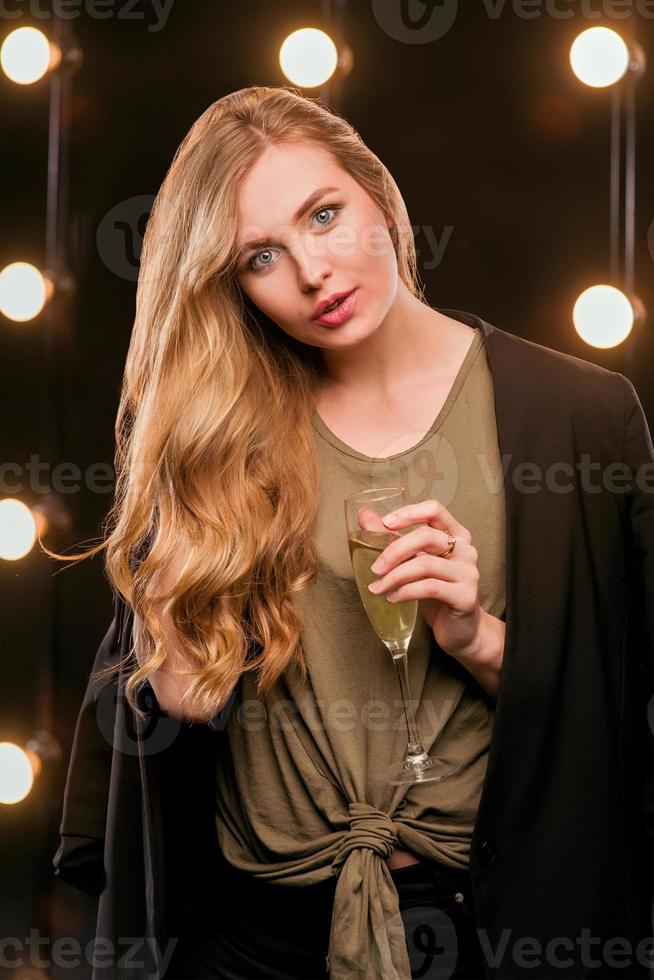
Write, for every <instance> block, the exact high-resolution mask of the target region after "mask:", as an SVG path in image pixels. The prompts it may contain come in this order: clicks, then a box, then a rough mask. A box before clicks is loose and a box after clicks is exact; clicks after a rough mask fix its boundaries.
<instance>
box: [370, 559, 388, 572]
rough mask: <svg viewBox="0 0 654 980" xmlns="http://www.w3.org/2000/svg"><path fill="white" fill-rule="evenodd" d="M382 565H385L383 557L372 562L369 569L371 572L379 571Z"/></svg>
mask: <svg viewBox="0 0 654 980" xmlns="http://www.w3.org/2000/svg"><path fill="white" fill-rule="evenodd" d="M384 565H385V562H384V559H383V558H378V559H377V561H375V562H373V564H372V565H371V566H370V571H371V572H381V570H382V569H383V567H384Z"/></svg>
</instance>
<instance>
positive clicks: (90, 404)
mask: <svg viewBox="0 0 654 980" xmlns="http://www.w3.org/2000/svg"><path fill="white" fill-rule="evenodd" d="M34 4H35V5H36V6H37V7H38V4H37V3H36V0H34ZM47 6H48V4H47V3H46V2H45V0H41V8H47ZM500 6H501V5H500ZM591 7H592V8H594V9H595V10H597V11H599V10H602V9H603V8H602V4H601V2H600V0H594V2H592V0H587V4H586V7H585V8H584V9H585V10H586V14H588V11H589V9H590V8H591ZM7 8H11V9H12V10H13V9H17V10H21V11H22V15H21V17H20V18H19V19H9V18H8V17H7V16H6V14H5V11H6V9H7ZM459 8H460V9H459V11H458V14H457V17H456V20H455V22H454V24H453V25H452V27H451V29H450V30H449V31H447V33H446V34H445V35H444V36H443V37H442V38H440V39H438V40H435V41H433V42H430V43H424V44H408V43H404V42H400V41H398V40H396V39H394V38H393V37H390V36H389V35H388V34H387V33H385V32H384V30H382V28H381V27H380V25H379V23H378V22H377V20H376V18H375V16H374V13H373V7H372V0H351V2H350V3H349V4H348V5H347V8H346V13H345V31H346V38H347V41H348V42H349V44H350V46H351V48H352V50H353V53H354V67H353V70H352V72H351V74H350V75H349V77H348V78H346V80H345V83H344V86H343V93H342V100H341V101H340V102H339V103H338V105H337V106H336V107H337V109H338V110H339V111H340V112H341V113H342V114H343V115H345V116H346V117H347V118H348V119H349V120H350V121H351V122H352V123H353V125H354V126H355V127H356V128H357V130H358V131H359V133H360V134H361V136H362V137H363V139H364V140H365V141H366V142H367V143H368V145H369V146H370V147H371V148H372V149H373V150H374V151H375V152H376V153H377V155H378V156H379V157H380V158H381V159H382V160H383V161H384V162H385V163H386V165H387V166H388V167H389V169H390V171H391V172H392V174H393V175H394V177H395V179H396V180H397V182H398V184H399V186H400V189H401V190H402V192H403V194H404V197H405V200H406V204H407V207H408V210H409V214H410V217H411V221H412V224H413V225H414V228H417V229H418V231H417V233H416V243H417V246H418V249H419V252H420V256H419V267H420V274H421V278H422V281H423V282H424V283H425V285H426V288H427V298H428V301H429V302H430V304H431V305H432V306H437V307H441V308H454V309H461V310H467V311H470V312H474V313H477V314H478V315H480V316H481V317H483V318H484V319H485V320H488V321H490V322H491V323H493V324H495V325H496V326H498V327H500V328H502V329H504V330H507V331H509V332H511V333H514V334H517V335H519V336H520V337H524V338H526V339H528V340H531V341H533V342H535V343H538V344H542V345H545V346H547V347H552V348H555V349H556V350H560V351H564V352H566V353H569V354H572V355H574V356H576V357H581V358H584V359H585V360H589V361H593V362H594V363H596V364H600V365H601V366H603V367H606V368H609V369H610V370H614V371H620V372H622V373H626V374H628V375H629V376H630V377H631V380H632V381H633V382H634V384H635V386H636V389H637V391H638V392H639V395H640V397H641V400H642V402H643V405H644V408H645V411H646V414H647V415H648V418H649V420H650V425H651V424H652V419H653V418H654V388H653V385H652V382H653V380H654V377H653V375H654V366H653V357H652V354H653V353H654V343H653V341H652V336H651V323H650V322H646V323H645V325H644V326H641V325H637V328H636V329H635V330H634V333H633V336H632V340H631V341H630V342H629V343H630V344H631V345H632V352H633V355H632V360H631V361H629V360H625V350H624V345H623V346H622V347H618V348H615V349H613V350H608V351H601V350H597V349H593V348H590V347H588V346H586V345H585V344H584V343H583V341H582V340H581V339H580V338H579V337H578V336H577V334H576V333H575V330H574V328H573V325H572V318H571V311H572V306H573V304H574V301H575V299H576V297H577V296H578V294H579V293H580V292H581V291H582V290H583V289H584V288H586V287H587V286H589V285H591V284H594V283H597V282H606V281H609V132H610V129H609V126H610V91H609V90H592V89H589V88H587V87H585V86H583V85H581V84H580V83H579V82H578V81H577V80H576V79H575V78H574V76H573V75H572V72H571V69H570V67H569V61H568V52H569V47H570V44H571V42H572V40H573V39H574V37H575V36H576V34H577V33H578V32H579V31H580V30H582V29H584V28H586V27H589V26H596V25H597V24H600V23H605V24H607V26H613V27H615V28H616V29H618V30H621V29H622V30H625V22H624V21H621V20H617V19H610V18H608V19H607V18H605V19H604V20H601V19H597V20H595V19H591V17H590V16H584V14H583V13H582V12H581V7H580V5H579V4H574V3H571V4H570V5H569V8H565V5H564V4H563V3H560V4H559V9H570V10H572V11H574V16H572V17H570V18H569V19H564V18H561V17H558V18H557V17H554V16H552V15H551V14H548V13H547V12H546V10H545V9H544V5H543V9H541V10H540V13H539V14H538V15H537V16H532V17H530V18H525V17H524V16H520V15H519V13H517V12H516V9H515V8H514V7H513V6H512V5H511V3H509V2H507V3H506V5H505V6H504V9H503V12H502V13H501V15H499V16H495V17H493V16H490V15H489V13H488V10H489V9H490V10H492V9H493V5H492V4H490V3H487V4H484V2H482V0H463V2H460V3H459ZM30 9H32V10H33V9H34V6H32V8H30V4H29V3H28V2H24V3H21V2H20V0H13V3H10V2H9V0H7V3H6V4H5V6H4V7H3V8H2V11H3V12H2V13H0V43H1V42H2V40H3V39H4V37H5V36H6V35H7V34H8V33H9V31H11V30H13V29H14V28H15V27H18V26H27V25H30V24H33V25H34V26H38V27H41V28H42V29H43V30H45V31H46V32H47V31H48V28H49V21H48V19H47V18H44V19H41V20H39V19H38V18H36V17H34V16H32V15H31V14H30ZM78 9H79V12H80V15H79V17H77V18H76V19H74V20H73V21H72V28H73V31H74V35H75V37H76V39H77V41H78V42H79V44H80V46H81V48H82V50H83V54H84V61H83V64H82V67H81V68H80V70H79V71H78V72H77V73H76V74H75V76H74V83H73V93H74V94H73V110H72V152H71V187H70V222H69V242H68V255H69V265H70V271H71V272H72V274H73V276H74V278H75V284H76V294H75V301H74V303H73V304H72V306H71V315H70V317H69V319H68V322H67V330H68V336H69V338H70V348H69V353H68V354H67V355H66V358H65V364H64V375H63V377H62V379H61V380H60V381H59V382H57V386H58V391H57V394H56V397H55V405H56V406H58V408H57V411H58V412H59V413H60V414H59V415H58V416H57V418H55V419H53V418H52V415H51V411H52V410H51V407H50V406H51V401H50V400H49V394H48V393H49V391H50V389H49V387H48V385H49V384H50V383H51V373H50V372H51V367H52V364H51V359H50V357H48V356H47V355H45V354H44V347H43V342H42V337H41V324H42V321H43V318H38V319H36V320H33V321H31V322H29V323H26V324H16V323H12V322H10V321H8V320H5V319H3V318H2V317H0V343H1V350H2V356H1V360H2V367H1V370H2V383H1V388H0V391H1V397H2V405H1V409H0V426H1V445H0V451H1V460H2V461H5V462H6V461H13V462H17V463H18V464H19V465H20V466H24V465H25V463H26V462H27V461H28V460H29V458H30V454H34V453H36V454H39V459H40V461H41V462H45V463H47V464H49V470H50V471H51V470H52V468H53V467H54V466H55V465H57V464H58V463H61V462H68V463H73V464H75V465H77V466H78V467H79V468H80V470H81V471H82V473H84V471H86V469H87V467H89V466H91V465H92V464H95V463H105V464H107V465H109V466H111V465H112V464H113V451H114V433H113V424H114V418H115V414H116V409H117V405H118V396H119V388H120V382H121V376H122V371H123V367H124V360H125V354H126V351H127V346H128V342H129V337H130V331H131V328H132V322H133V316H134V301H135V290H136V275H137V272H138V261H137V257H138V246H139V243H140V239H139V229H140V231H141V232H142V227H143V220H144V216H145V215H146V213H147V210H149V204H148V201H149V203H151V200H152V198H153V197H154V195H155V194H156V192H157V190H158V188H159V186H160V184H161V181H162V180H163V177H164V176H165V173H166V171H167V169H168V167H169V165H170V163H171V161H172V157H173V154H174V152H175V150H176V148H177V146H178V144H179V142H180V141H181V139H182V138H183V137H184V135H185V134H186V132H187V131H188V129H189V128H190V126H191V124H192V122H193V121H194V120H195V119H196V118H197V117H198V116H199V115H200V114H201V113H202V112H203V111H204V110H205V109H206V108H207V107H208V106H209V105H210V104H211V103H212V102H213V101H215V100H216V99H218V98H220V97H221V96H222V95H224V94H225V93H227V92H229V91H232V90H234V89H238V88H241V87H244V86H246V85H252V84H267V85H282V84H285V81H286V80H285V79H284V77H283V76H282V74H281V71H280V69H279V67H278V61H277V54H278V50H279V46H280V44H281V42H282V40H283V39H284V37H285V36H286V35H287V34H288V33H290V31H292V30H294V29H296V28H298V27H301V26H312V25H313V26H321V21H320V13H321V3H320V2H319V0H314V2H310V0H307V2H301V0H274V2H272V3H271V2H270V0H249V2H243V0H221V2H218V0H175V3H174V5H173V7H172V10H171V12H170V15H169V17H168V20H167V22H166V23H165V24H164V26H163V27H162V29H160V30H154V29H152V28H155V27H156V26H157V25H156V16H155V15H154V14H153V9H152V5H151V4H150V3H147V2H142V3H140V4H139V5H138V6H137V7H135V8H131V13H130V15H129V17H128V16H127V14H126V13H125V0H115V4H114V7H113V13H112V16H111V17H109V18H108V19H105V20H100V19H97V18H96V17H93V16H90V14H89V8H88V7H87V6H86V5H85V2H84V0H79V6H78ZM497 9H500V8H497ZM604 9H609V10H610V7H609V8H604ZM121 12H122V14H124V16H122V15H121ZM653 13H654V11H653ZM325 26H328V25H325ZM633 26H634V28H635V33H636V36H637V38H638V39H639V40H640V43H641V44H642V45H643V47H644V48H645V50H646V52H647V53H648V54H649V56H650V61H653V60H654V43H653V42H654V19H646V18H644V17H643V16H636V17H635V18H634V25H633ZM653 88H654V72H653V71H650V72H649V74H648V73H646V74H645V76H644V78H643V79H641V81H640V82H639V85H638V142H637V148H638V165H637V166H638V170H637V223H636V291H637V292H638V293H639V295H640V296H641V298H642V300H643V301H644V303H645V306H646V307H647V308H649V309H650V310H652V311H654V284H653V279H652V269H653V262H654V255H653V254H651V253H650V250H649V249H648V232H649V229H650V225H651V223H652V221H653V219H654V184H653V182H652V180H651V176H650V175H651V174H652V173H653V172H654V142H653V139H652V131H653V126H652V109H653V94H652V93H653ZM307 94H309V95H312V96H315V95H316V94H317V93H316V90H307ZM48 98H49V81H48V79H47V78H46V79H43V80H42V81H41V82H39V83H38V84H36V85H32V86H25V87H23V86H17V85H14V84H13V83H11V82H9V81H8V80H7V79H6V78H5V77H4V75H2V76H0V105H1V106H2V125H1V132H2V142H1V145H2V181H1V187H0V195H1V200H2V209H1V217H0V229H1V238H0V267H3V266H4V265H6V264H7V263H9V262H12V261H17V260H19V259H23V260H31V261H33V262H34V263H35V264H37V265H39V266H42V265H43V261H44V245H43V243H44V232H45V204H46V170H47V140H48V124H47V123H48ZM139 196H142V197H143V198H144V200H145V206H144V205H143V202H138V201H137V202H133V203H131V204H130V203H125V202H129V201H130V200H131V199H132V198H138V197H139ZM116 207H118V208H119V211H120V213H121V214H122V215H123V216H124V215H125V214H127V215H128V219H129V220H130V221H131V222H132V225H133V235H132V236H131V239H130V240H129V241H128V240H127V239H125V238H124V237H120V236H118V237H116V236H115V234H114V235H113V237H112V234H111V233H110V232H107V230H106V228H107V225H106V223H105V225H104V226H103V224H102V223H103V219H105V216H106V215H108V213H109V212H110V211H111V210H112V209H113V208H116ZM139 219H140V221H141V224H140V225H139V223H138V222H139ZM425 226H429V227H430V228H431V229H432V230H433V234H434V235H435V236H436V238H437V239H439V240H440V239H441V238H442V236H443V234H446V233H447V229H448V228H450V229H451V236H450V238H449V243H448V245H447V248H446V250H445V254H444V256H443V260H442V262H441V263H440V264H438V265H437V266H436V267H429V266H430V265H432V266H433V262H431V263H430V261H429V260H430V259H431V258H432V256H431V252H430V249H429V246H428V242H427V239H426V238H425V235H424V231H423V229H424V227H425ZM103 229H104V230H103ZM650 242H654V236H653V235H651V234H650ZM652 248H654V245H652ZM44 316H45V315H44ZM53 433H59V437H58V440H57V441H55V443H54V445H55V446H56V449H54V450H53V449H52V446H53V441H52V440H53ZM49 470H48V469H46V470H44V472H43V476H42V486H47V484H48V480H49ZM2 495H3V496H5V495H7V494H6V493H3V494H2ZM19 496H20V495H19ZM25 499H26V501H27V502H30V501H34V500H35V499H36V496H35V494H34V493H31V496H30V492H28V493H26V495H25ZM110 502H111V487H110V485H109V489H108V492H105V493H97V492H92V491H91V490H89V489H88V487H86V486H85V485H84V483H83V482H82V485H81V489H80V490H79V491H76V492H72V493H70V494H69V495H68V497H67V504H68V506H69V508H70V511H71V513H72V515H73V519H74V526H73V528H72V529H71V531H70V532H69V534H68V535H67V536H66V537H65V538H63V539H60V540H57V541H55V542H52V543H50V546H52V547H55V548H57V550H64V549H68V550H72V549H74V548H75V547H81V546H82V544H84V546H88V544H89V543H90V542H91V541H93V540H95V541H96V542H97V540H98V536H99V534H100V525H101V521H102V519H103V518H104V516H105V514H106V512H107V510H108V508H109V506H110ZM55 572H56V575H55ZM0 597H1V598H0V602H1V604H2V631H1V642H2V656H1V660H0V699H1V700H0V740H2V739H10V740H12V741H16V742H19V743H21V744H22V743H23V742H24V741H25V740H26V739H27V738H29V737H30V735H31V734H32V732H33V730H34V728H35V727H38V724H39V723H40V722H42V721H43V717H44V715H43V712H44V705H43V703H42V699H43V693H42V691H41V689H40V688H39V685H38V682H37V678H38V671H39V664H40V663H41V662H42V661H43V658H44V656H46V655H48V654H49V653H50V652H51V651H52V650H53V649H54V651H55V658H54V670H55V674H54V702H53V703H52V710H53V715H52V728H53V730H54V734H55V735H56V737H57V738H58V739H59V741H60V743H61V745H62V750H63V760H62V763H61V764H60V765H59V766H54V767H51V770H50V774H49V775H46V776H45V777H44V778H43V779H41V780H40V781H38V782H37V783H36V784H35V786H34V789H33V790H32V792H31V793H30V795H29V796H28V797H27V798H26V799H25V800H24V801H23V802H22V803H20V804H17V805H15V806H0V841H2V844H1V845H0V846H1V847H2V852H1V854H0V935H2V936H7V935H14V936H17V937H20V938H21V941H24V938H25V937H27V936H28V935H29V930H30V928H41V930H42V934H44V935H47V934H50V935H52V936H55V935H69V936H77V937H78V938H80V940H82V941H86V940H88V938H90V936H91V935H92V934H93V932H92V930H93V925H94V911H95V909H94V906H95V903H94V902H93V901H92V900H91V899H86V898H84V897H83V896H82V895H81V894H78V893H77V892H75V890H74V889H71V888H70V887H69V886H67V885H65V884H63V883H59V882H57V881H56V880H54V879H53V878H52V869H51V858H52V855H53V853H54V850H55V849H56V847H57V844H58V837H57V829H58V823H59V819H60V810H61V802H62V801H61V794H62V789H63V778H64V776H65V764H66V761H67V758H68V753H69V751H70V744H71V740H72V735H73V729H74V724H75V719H76V714H77V711H78V708H79V705H80V702H81V698H82V694H83V690H84V686H85V684H86V680H87V677H88V672H89V670H90V668H91V665H92V661H93V657H94V654H95V651H96V648H97V646H98V643H99V641H100V639H101V637H102V635H103V634H104V632H105V630H106V628H107V625H108V623H109V621H110V619H111V614H112V610H111V594H110V589H109V585H108V582H107V580H106V579H105V576H104V571H103V565H102V556H101V555H99V556H97V557H95V558H93V559H91V560H89V561H85V562H81V563H79V564H77V565H75V564H71V565H67V566H66V567H63V565H60V564H55V563H54V562H53V561H52V560H50V559H48V558H46V557H45V556H44V555H43V554H41V553H40V551H39V549H38V547H36V548H35V549H33V551H32V552H31V553H30V554H29V555H28V556H27V557H26V558H24V559H22V560H21V561H17V562H2V563H0ZM48 930H49V933H48ZM89 973H90V968H89V967H88V965H83V966H81V967H80V968H79V970H77V971H76V970H71V969H66V970H65V975H66V976H67V977H72V976H77V975H79V976H80V977H81V976H88V975H89ZM5 975H6V976H12V975H14V974H13V973H12V971H11V970H7V969H3V968H2V967H1V966H0V976H5ZM15 975H16V976H19V975H22V974H20V971H18V972H17V973H16V974H15ZM29 975H30V976H39V975H47V970H46V971H45V972H44V973H43V972H42V973H41V974H40V973H39V971H35V970H34V969H32V970H31V971H30V974H29ZM52 975H53V976H56V975H57V971H53V973H52Z"/></svg>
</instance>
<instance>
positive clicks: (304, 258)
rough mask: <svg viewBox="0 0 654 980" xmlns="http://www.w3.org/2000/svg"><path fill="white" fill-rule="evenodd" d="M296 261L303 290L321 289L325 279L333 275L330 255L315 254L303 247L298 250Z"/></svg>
mask: <svg viewBox="0 0 654 980" xmlns="http://www.w3.org/2000/svg"><path fill="white" fill-rule="evenodd" d="M295 261H296V265H297V274H298V280H299V283H300V287H301V288H302V289H303V290H307V289H319V288H320V287H321V285H322V283H323V280H325V279H326V278H328V277H329V276H330V275H331V263H330V260H329V256H328V255H321V254H314V253H312V252H311V251H309V250H307V249H304V248H302V249H298V250H297V251H296V253H295Z"/></svg>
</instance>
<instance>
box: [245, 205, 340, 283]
mask: <svg viewBox="0 0 654 980" xmlns="http://www.w3.org/2000/svg"><path fill="white" fill-rule="evenodd" d="M340 209H341V206H340V205H339V204H333V205H327V206H326V207H323V208H320V209H319V210H318V211H314V213H313V214H312V218H317V217H318V215H320V214H327V213H328V212H329V211H333V212H334V213H336V212H337V211H340ZM333 220H334V218H330V219H329V221H319V222H318V224H319V225H322V226H323V227H325V228H326V227H329V225H331V224H332V222H333ZM276 251H277V249H276V248H265V249H262V250H261V251H260V252H257V253H256V255H253V256H252V258H251V259H250V260H249V262H248V269H249V270H250V272H261V270H262V269H267V268H269V267H270V266H271V265H272V262H264V263H263V265H258V264H257V259H258V258H259V257H260V256H262V255H263V256H266V255H270V254H271V252H276Z"/></svg>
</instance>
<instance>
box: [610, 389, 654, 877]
mask: <svg viewBox="0 0 654 980" xmlns="http://www.w3.org/2000/svg"><path fill="white" fill-rule="evenodd" d="M619 377H620V378H621V380H622V382H623V386H624V389H623V394H624V460H625V462H626V463H627V465H628V467H629V480H628V492H627V495H626V498H627V499H626V503H627V522H628V527H627V530H628V533H629V537H630V539H631V547H632V569H631V571H632V575H631V580H630V588H631V591H632V595H631V596H630V599H631V604H632V605H631V608H632V610H633V614H632V618H633V623H632V635H633V636H634V637H635V642H634V643H633V647H632V649H634V650H635V655H636V656H637V658H638V664H637V670H638V676H639V678H640V681H641V684H642V689H641V692H640V696H641V701H640V704H639V705H638V706H637V710H638V711H639V713H640V718H641V722H642V724H641V725H639V729H640V731H642V733H643V739H644V743H645V744H644V746H643V747H642V749H643V751H642V756H640V757H641V758H642V760H643V773H642V776H643V779H642V784H641V795H640V801H641V810H642V814H643V816H644V824H645V832H646V835H647V839H648V842H649V857H648V860H649V862H650V865H651V867H650V870H651V872H652V874H653V877H654V867H652V865H654V447H653V445H652V436H651V433H650V430H649V427H648V424H647V419H646V417H645V413H644V411H643V407H642V405H641V402H640V399H639V397H638V395H637V393H636V389H635V388H634V386H633V384H632V383H631V381H629V379H628V378H625V377H624V376H623V375H620V376H619Z"/></svg>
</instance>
